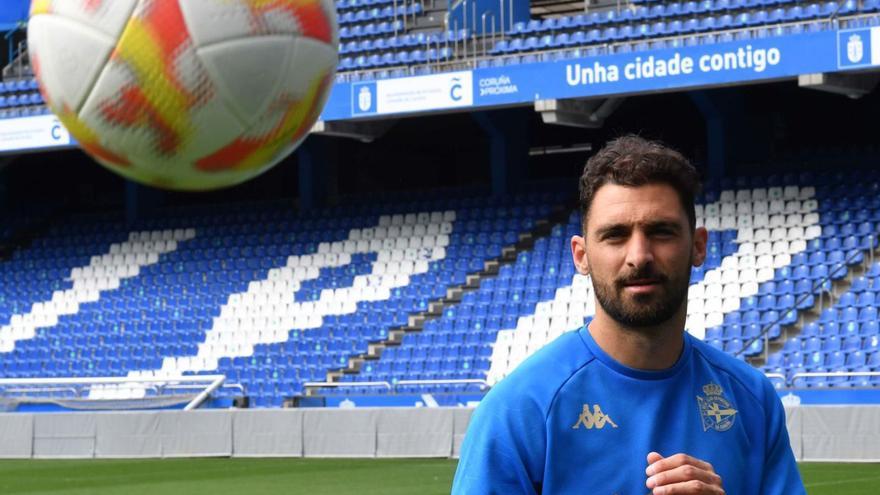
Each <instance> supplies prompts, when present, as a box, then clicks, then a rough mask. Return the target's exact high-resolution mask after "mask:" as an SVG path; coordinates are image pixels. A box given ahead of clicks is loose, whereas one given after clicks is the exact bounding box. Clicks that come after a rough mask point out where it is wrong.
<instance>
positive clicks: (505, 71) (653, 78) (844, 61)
mask: <svg viewBox="0 0 880 495" xmlns="http://www.w3.org/2000/svg"><path fill="white" fill-rule="evenodd" d="M877 65H880V28H877V27H874V28H863V29H848V30H840V31H823V32H817V33H804V34H798V35H788V36H778V37H769V38H761V39H751V40H742V41H731V42H726V43H714V44H710V45H699V46H691V47H679V48H667V49H660V50H647V51H640V52H630V53H619V54H612V55H599V56H584V57H581V58H575V59H568V60H559V61H551V62H537V63H530V64H514V65H507V66H502V67H487V68H478V69H474V70H472V71H464V72H457V73H455V79H456V81H455V82H454V83H453V77H452V74H444V75H442V76H446V77H445V78H443V77H439V76H421V77H405V78H396V79H384V80H379V81H369V82H355V83H340V84H337V85H336V86H335V87H334V88H333V92H332V93H331V95H330V100H329V101H328V103H327V106H326V107H325V109H324V113H323V114H322V116H321V119H322V120H343V119H349V118H358V117H364V116H375V115H387V114H395V113H398V114H399V113H411V112H429V111H432V110H441V109H448V108H452V107H456V106H458V107H463V106H469V107H472V108H476V107H492V106H502V105H515V104H523V103H530V102H532V101H535V100H541V99H554V98H583V97H589V96H610V95H621V94H631V93H640V92H651V91H665V90H675V89H686V88H692V87H704V86H713V85H722V84H731V83H748V82H752V81H754V82H758V81H762V80H773V79H780V78H789V77H797V76H798V75H800V74H810V73H817V72H835V71H840V70H850V69H861V68H865V67H870V66H877ZM468 79H470V80H471V82H472V88H471V89H470V91H467V90H466V89H462V88H459V92H460V94H461V95H464V96H462V97H461V98H460V99H459V100H458V101H457V102H456V103H458V104H456V105H452V104H449V103H448V102H443V100H442V99H439V98H438V99H433V98H420V99H410V100H408V101H406V103H405V104H401V103H400V102H399V101H398V96H399V95H398V93H397V92H398V91H401V90H404V89H405V90H406V91H409V92H412V93H416V94H417V93H418V92H419V91H420V90H422V89H423V90H424V91H433V92H436V93H437V94H438V95H439V94H443V91H444V90H445V91H446V92H451V91H452V87H453V84H459V85H461V84H464V82H465V81H467V80H468ZM423 84H424V85H425V87H424V88H420V86H421V85H423ZM444 84H445V86H444ZM365 88H369V89H365ZM392 88H393V89H392ZM367 95H369V97H372V98H374V100H375V101H372V100H371V101H370V102H369V103H370V104H369V105H366V104H361V105H359V103H363V102H364V101H365V98H367ZM448 96H449V95H447V97H448ZM468 97H471V98H472V103H471V104H468V105H465V104H464V101H467V98H468ZM447 100H448V98H447ZM435 101H437V102H443V104H436V103H435Z"/></svg>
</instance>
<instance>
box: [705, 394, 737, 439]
mask: <svg viewBox="0 0 880 495" xmlns="http://www.w3.org/2000/svg"><path fill="white" fill-rule="evenodd" d="M723 392H724V389H722V388H721V386H720V385H717V384H714V383H709V384H706V385H703V393H704V394H705V396H703V397H700V396H699V395H698V396H697V405H698V406H700V417H701V418H702V419H703V431H708V430H709V428H713V429H714V430H715V431H727V430H729V429H730V427H731V426H733V422H734V420H736V409H734V408H733V406H731V404H730V402H729V401H728V400H727V399H725V398H724V397H723V396H722V395H721V394H722V393H723Z"/></svg>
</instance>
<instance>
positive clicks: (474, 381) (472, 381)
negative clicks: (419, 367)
mask: <svg viewBox="0 0 880 495" xmlns="http://www.w3.org/2000/svg"><path fill="white" fill-rule="evenodd" d="M429 385H479V386H480V387H481V388H483V389H486V388H489V382H487V381H486V380H482V379H479V378H460V379H449V380H399V381H397V382H394V383H392V382H389V381H372V382H305V383H303V386H304V387H307V388H355V387H377V388H379V387H381V388H385V389H387V390H389V391H392V392H396V390H397V387H402V386H416V387H419V386H429Z"/></svg>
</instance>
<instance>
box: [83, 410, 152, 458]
mask: <svg viewBox="0 0 880 495" xmlns="http://www.w3.org/2000/svg"><path fill="white" fill-rule="evenodd" d="M96 419H97V430H96V438H95V457H161V456H162V438H161V437H160V436H159V415H158V414H156V413H155V412H116V413H106V414H97V415H96Z"/></svg>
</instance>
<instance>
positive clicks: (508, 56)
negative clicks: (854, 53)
mask: <svg viewBox="0 0 880 495" xmlns="http://www.w3.org/2000/svg"><path fill="white" fill-rule="evenodd" d="M440 7H442V6H440ZM440 7H436V6H433V5H432V6H431V7H430V8H428V7H425V6H423V4H422V3H421V2H410V3H407V2H389V1H387V0H383V1H372V0H369V1H367V0H352V1H347V0H344V1H340V2H338V3H337V13H338V16H339V57H340V58H339V65H338V67H337V69H338V72H339V74H338V75H337V77H338V79H339V80H340V81H355V80H365V79H366V80H370V79H377V78H378V79H382V78H387V77H402V76H410V75H421V74H429V73H432V72H436V71H443V70H446V69H449V68H452V67H453V66H454V67H455V68H456V69H460V68H461V67H462V66H463V64H464V65H466V66H469V67H473V66H476V67H490V66H503V65H510V64H520V63H532V62H540V61H547V60H565V59H577V58H583V57H594V56H598V55H604V54H612V53H628V52H634V51H635V52H640V51H646V50H655V49H664V48H679V47H683V46H696V45H705V44H712V43H723V42H730V41H734V40H749V39H757V38H767V37H774V36H784V35H791V34H799V33H803V32H815V31H822V30H830V29H839V28H846V27H850V28H851V27H860V26H874V25H880V16H878V15H877V14H878V12H880V0H864V1H857V0H846V1H844V2H835V1H825V2H807V3H804V2H798V1H796V0H704V1H701V2H696V1H689V2H668V3H667V2H663V3H660V2H638V3H636V2H634V3H631V4H629V5H627V6H624V7H620V8H611V9H603V10H597V11H595V12H591V13H584V14H577V15H568V16H557V17H547V18H543V19H532V20H530V21H528V22H517V23H514V24H513V25H512V26H511V27H510V29H508V30H506V31H505V32H501V30H500V26H499V27H498V28H497V29H496V28H494V27H491V26H487V27H485V30H486V32H485V33H483V34H480V32H481V31H482V29H483V26H477V25H476V24H475V23H473V21H472V22H471V23H470V24H469V25H458V24H455V23H451V24H450V23H449V22H448V21H447V22H440V26H439V27H437V28H433V27H431V26H434V25H435V24H437V22H435V21H437V18H438V17H444V16H445V15H446V14H447V13H446V12H445V11H443V10H442V9H441V10H440V11H438V10H437V9H438V8H440ZM494 17H495V16H492V17H491V18H494ZM444 18H447V19H448V17H444ZM423 21H424V22H423ZM438 22H439V21H438ZM478 27H479V29H478ZM19 58H20V59H23V58H26V56H22V57H19ZM24 67H25V70H24V72H25V74H22V75H23V76H25V79H23V80H10V81H7V82H2V83H0V118H15V117H26V116H32V115H42V114H45V113H47V111H46V109H45V106H44V104H43V103H44V102H43V100H42V97H41V96H40V94H39V93H38V92H37V91H36V83H35V82H34V81H33V80H32V79H29V78H28V77H29V73H30V68H29V66H27V65H26V64H25V65H24Z"/></svg>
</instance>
